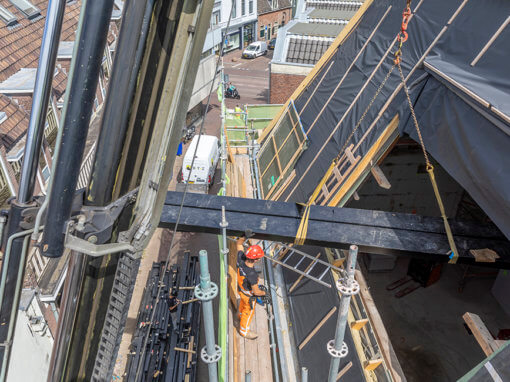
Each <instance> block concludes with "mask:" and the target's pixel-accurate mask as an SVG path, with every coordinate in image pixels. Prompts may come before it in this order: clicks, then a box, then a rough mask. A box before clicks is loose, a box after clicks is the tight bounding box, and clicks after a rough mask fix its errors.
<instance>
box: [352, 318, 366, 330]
mask: <svg viewBox="0 0 510 382" xmlns="http://www.w3.org/2000/svg"><path fill="white" fill-rule="evenodd" d="M367 323H368V318H362V319H361V320H356V321H354V322H351V329H354V330H361V328H363V327H364V326H365V325H366V324H367Z"/></svg>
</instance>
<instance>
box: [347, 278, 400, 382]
mask: <svg viewBox="0 0 510 382" xmlns="http://www.w3.org/2000/svg"><path fill="white" fill-rule="evenodd" d="M355 279H356V281H357V282H358V284H359V286H360V297H361V301H362V302H363V306H364V307H365V311H366V312H367V315H368V318H369V320H370V325H371V327H372V330H373V332H374V335H375V337H376V339H377V343H378V344H379V349H380V351H381V353H382V355H383V358H384V361H385V364H386V367H387V368H388V370H389V371H390V373H391V376H392V378H393V380H394V381H395V382H400V381H405V377H404V372H403V370H402V367H401V366H400V363H399V362H398V358H397V356H396V354H395V351H394V350H393V346H392V345H391V341H390V339H389V336H388V333H387V332H386V328H385V327H384V324H383V322H382V318H381V316H380V314H379V311H378V310H377V307H376V306H375V303H374V299H373V298H372V295H371V294H370V291H369V289H368V286H367V283H366V281H365V278H364V277H363V274H362V273H361V272H360V271H359V270H356V271H355Z"/></svg>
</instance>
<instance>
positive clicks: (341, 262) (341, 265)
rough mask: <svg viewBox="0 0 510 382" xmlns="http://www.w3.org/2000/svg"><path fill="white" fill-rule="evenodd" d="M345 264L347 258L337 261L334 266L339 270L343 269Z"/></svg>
mask: <svg viewBox="0 0 510 382" xmlns="http://www.w3.org/2000/svg"><path fill="white" fill-rule="evenodd" d="M344 262H345V257H344V258H343V259H336V260H335V261H333V266H335V267H337V268H340V267H343V265H344ZM335 272H336V271H335Z"/></svg>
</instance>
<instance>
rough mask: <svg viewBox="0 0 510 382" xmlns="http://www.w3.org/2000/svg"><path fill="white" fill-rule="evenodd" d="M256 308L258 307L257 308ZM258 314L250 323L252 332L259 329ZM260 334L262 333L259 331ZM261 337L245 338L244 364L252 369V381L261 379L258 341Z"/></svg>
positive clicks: (246, 367)
mask: <svg viewBox="0 0 510 382" xmlns="http://www.w3.org/2000/svg"><path fill="white" fill-rule="evenodd" d="M255 309H256V308H255ZM257 318H258V317H257V315H256V314H254V316H253V318H252V322H251V324H250V332H256V331H257ZM257 334H258V335H259V336H260V333H257ZM258 341H259V339H258V338H256V339H254V340H248V339H245V340H244V364H245V370H250V371H251V378H252V381H260V379H259V367H258V366H259V354H258V349H257V343H258Z"/></svg>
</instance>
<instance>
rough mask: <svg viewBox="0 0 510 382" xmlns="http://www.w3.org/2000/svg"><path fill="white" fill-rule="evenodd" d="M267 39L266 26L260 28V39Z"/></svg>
mask: <svg viewBox="0 0 510 382" xmlns="http://www.w3.org/2000/svg"><path fill="white" fill-rule="evenodd" d="M265 37H266V34H265V31H264V25H261V26H260V38H261V39H264V38H265Z"/></svg>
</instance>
